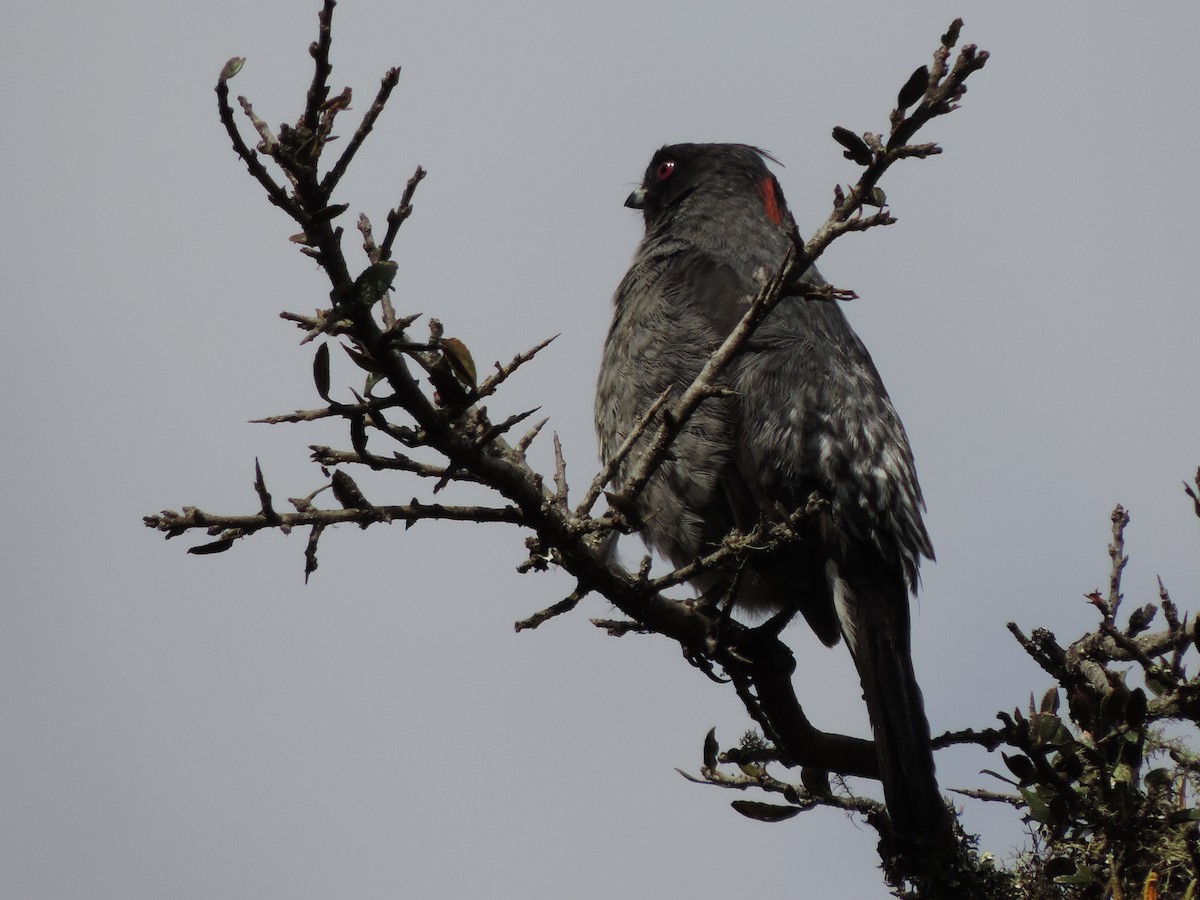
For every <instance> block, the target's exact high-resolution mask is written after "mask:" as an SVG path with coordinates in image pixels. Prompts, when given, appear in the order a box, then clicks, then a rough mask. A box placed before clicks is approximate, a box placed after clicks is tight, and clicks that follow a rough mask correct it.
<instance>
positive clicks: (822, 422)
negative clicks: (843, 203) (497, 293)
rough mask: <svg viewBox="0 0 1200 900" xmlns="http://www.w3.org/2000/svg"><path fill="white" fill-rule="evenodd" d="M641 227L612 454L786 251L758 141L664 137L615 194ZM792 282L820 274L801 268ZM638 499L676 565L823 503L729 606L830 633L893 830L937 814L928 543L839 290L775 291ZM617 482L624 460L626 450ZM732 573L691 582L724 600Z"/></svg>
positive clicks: (690, 373)
mask: <svg viewBox="0 0 1200 900" xmlns="http://www.w3.org/2000/svg"><path fill="white" fill-rule="evenodd" d="M627 205H630V206H634V207H638V208H641V209H642V211H643V214H644V218H645V224H646V232H645V236H644V237H643V239H642V242H641V244H640V245H639V246H638V249H637V251H636V253H635V255H634V259H633V263H632V265H631V267H630V269H629V272H628V273H627V274H626V276H625V278H624V279H623V280H622V281H621V284H620V286H619V287H618V288H617V292H616V296H615V298H614V305H615V309H614V317H613V324H612V327H611V329H610V331H609V334H608V339H607V341H606V343H605V348H604V356H603V362H602V365H601V370H600V377H599V383H598V386H597V392H596V427H597V431H598V433H599V437H600V448H601V456H602V457H603V458H604V459H606V460H607V459H609V458H610V457H611V455H612V454H613V453H614V452H615V451H616V449H617V448H618V447H619V446H620V445H621V443H622V441H623V440H624V439H625V436H626V435H627V434H628V432H629V430H630V428H631V427H633V425H634V424H635V423H636V422H637V421H638V420H639V419H640V418H641V416H642V415H643V413H644V412H645V410H646V409H647V408H648V407H649V406H650V404H651V403H652V402H653V401H654V399H655V398H656V397H657V396H658V395H659V393H661V392H662V391H663V389H665V388H666V387H668V386H674V387H675V389H676V391H677V394H678V393H679V392H682V391H683V390H685V389H686V388H687V386H688V385H689V384H690V383H691V382H692V381H693V379H694V378H695V377H696V375H697V374H698V373H699V372H700V369H701V368H702V367H703V365H704V363H705V362H706V361H707V359H708V357H709V355H710V354H711V353H712V351H713V350H714V349H716V347H717V346H718V345H719V344H720V343H721V342H722V341H723V340H724V339H725V337H726V336H727V335H728V334H729V332H730V330H731V329H732V328H733V326H734V325H736V323H737V322H738V320H739V319H740V318H741V316H742V315H743V313H744V312H745V310H746V308H747V305H748V304H749V303H750V301H751V300H752V299H753V298H754V296H755V295H756V294H757V293H758V291H759V289H760V288H761V287H762V285H763V284H764V283H765V281H766V280H767V279H768V278H770V277H771V276H773V275H774V274H775V272H776V271H777V269H778V267H779V265H780V264H781V262H782V260H783V257H784V254H785V253H786V251H787V249H788V247H789V244H790V241H791V237H790V234H791V230H792V228H793V222H792V217H791V214H790V212H788V209H787V205H786V203H785V201H784V199H783V195H782V192H781V191H780V188H779V185H778V182H777V181H776V180H775V178H774V176H773V175H771V173H770V171H769V170H768V169H767V168H766V165H765V164H764V161H763V154H762V152H761V151H759V150H756V149H755V148H753V147H747V146H743V145H736V144H679V145H674V146H669V147H664V148H662V149H661V150H659V151H658V153H656V154H655V156H654V158H653V159H652V160H651V163H650V165H649V167H648V168H647V170H646V176H645V179H644V181H643V183H642V186H641V187H640V188H639V189H638V190H636V191H635V192H634V193H633V194H632V195H631V196H630V199H629V200H628V201H627ZM804 280H806V281H808V282H811V283H822V280H821V276H820V275H819V274H818V273H817V272H816V270H815V269H810V270H809V271H808V273H806V275H805V276H804ZM723 386H725V387H727V388H730V389H731V391H732V394H731V395H730V396H728V397H723V398H718V399H710V400H707V401H705V402H704V403H703V404H702V405H701V406H700V408H699V409H698V410H697V411H696V412H695V413H694V414H693V415H692V417H691V418H690V419H689V420H688V422H687V424H686V426H685V428H684V430H683V432H682V433H681V434H680V435H679V437H678V439H677V440H676V441H675V443H674V444H673V445H672V447H671V451H670V456H669V457H668V459H667V460H666V461H665V462H664V463H663V464H662V466H661V468H660V469H659V471H658V472H657V473H656V475H655V476H654V478H652V479H651V481H650V483H649V484H648V485H647V487H646V489H645V491H644V492H643V493H642V495H641V496H640V497H639V499H638V507H637V511H638V513H639V515H640V517H641V519H642V521H643V523H644V526H643V529H642V535H643V537H644V538H645V540H646V542H647V543H648V544H649V545H651V546H652V547H654V548H655V549H656V550H658V551H659V552H660V553H662V554H663V555H664V556H665V557H666V558H667V559H669V560H670V561H671V562H672V563H674V564H675V565H685V564H687V563H690V562H692V561H693V560H695V559H696V558H697V557H699V556H701V555H703V554H704V553H706V552H708V551H710V550H712V549H713V548H714V547H716V546H717V545H719V544H720V542H721V539H722V538H723V537H724V536H725V535H726V534H728V533H729V532H730V531H731V530H732V529H734V528H737V529H740V530H742V531H746V530H749V529H750V528H753V527H754V526H755V525H757V524H758V523H759V522H760V521H762V520H763V519H768V520H769V519H772V518H778V516H779V515H780V511H781V510H782V511H787V512H790V511H793V510H796V509H798V508H801V507H803V506H804V505H805V503H806V502H807V499H808V497H809V495H810V494H811V493H812V492H814V491H816V492H818V493H819V494H820V496H821V497H823V498H824V499H826V500H828V501H829V509H828V512H827V514H826V515H824V516H823V517H821V520H820V521H817V522H810V523H807V524H806V525H805V529H806V530H805V531H804V534H803V540H801V541H800V542H799V543H797V544H794V545H792V546H789V547H787V548H785V549H783V550H781V551H778V552H776V553H774V554H772V555H770V556H766V557H756V558H754V559H753V560H752V562H751V563H750V564H749V565H748V566H747V567H746V569H745V570H744V571H743V573H742V579H741V582H740V584H739V589H738V594H737V597H736V603H737V606H738V608H739V609H743V610H747V611H750V612H752V613H774V612H779V611H785V610H797V611H799V612H800V613H802V614H803V615H804V617H805V619H806V620H807V621H808V623H809V625H810V626H811V627H812V629H813V631H814V632H815V633H816V634H817V636H818V637H819V638H820V639H821V640H822V641H823V642H824V643H826V644H827V645H833V644H835V643H836V642H837V641H838V639H839V637H845V638H846V641H847V644H848V645H849V647H850V650H851V653H852V655H853V657H854V660H855V663H856V666H857V668H858V670H859V674H860V677H861V681H862V685H863V692H864V697H865V699H866V702H867V707H868V711H869V713H870V717H871V723H872V727H873V730H874V732H875V741H876V748H877V751H878V754H879V759H880V769H881V773H882V776H883V783H884V794H885V798H886V800H887V804H888V809H889V813H890V814H891V817H892V820H893V823H894V825H895V826H896V828H897V830H898V831H901V832H908V833H914V834H922V833H929V832H931V831H933V830H935V829H937V828H940V827H941V826H942V822H943V820H944V808H943V806H942V802H941V799H940V795H939V793H938V789H937V782H936V780H935V778H934V770H933V757H932V752H931V751H930V749H929V726H928V723H927V721H926V719H925V713H924V706H923V702H922V699H921V693H920V689H919V688H918V686H917V683H916V679H915V676H914V674H913V670H912V664H911V657H910V650H909V609H908V595H909V592H910V591H914V590H915V588H916V583H917V573H918V568H919V564H920V559H921V557H922V556H924V557H928V558H932V557H933V548H932V546H931V544H930V540H929V536H928V534H927V533H926V531H925V526H924V524H923V522H922V518H921V511H922V508H923V501H922V498H921V489H920V486H919V485H918V483H917V477H916V472H915V469H914V466H913V459H912V453H911V450H910V449H909V443H908V438H907V436H906V435H905V432H904V427H903V426H902V425H901V423H900V419H899V417H898V416H897V414H896V411H895V409H894V408H893V406H892V403H891V400H890V399H889V398H888V394H887V391H886V390H885V389H884V387H883V383H882V381H881V379H880V377H879V373H878V372H877V371H876V369H875V366H874V364H873V363H872V361H871V357H870V355H869V354H868V353H867V350H866V348H865V347H864V346H863V344H862V342H861V341H860V340H859V338H858V336H857V335H856V334H855V333H854V331H853V330H852V329H851V327H850V325H849V323H848V322H847V321H846V318H845V316H844V314H843V313H842V310H841V308H840V307H839V306H838V305H837V304H836V303H834V302H828V301H821V300H807V299H804V298H802V297H801V296H790V297H785V298H784V299H783V300H782V301H781V302H780V304H779V305H778V306H777V307H776V308H775V310H774V311H773V312H772V313H771V314H770V315H769V316H768V317H767V318H766V320H765V321H764V322H763V323H762V324H761V325H760V326H759V328H758V329H757V331H756V332H755V333H754V335H753V336H752V337H751V339H750V341H749V343H748V344H747V346H746V348H745V350H744V352H743V353H742V354H741V355H740V356H739V357H738V358H737V359H736V360H735V361H734V362H733V363H732V364H731V366H730V367H729V368H728V369H727V370H726V373H725V376H724V379H723ZM636 455H637V454H636V452H635V453H634V454H633V457H631V460H630V461H627V462H626V464H625V466H624V467H623V470H622V471H621V472H620V473H619V475H618V477H619V478H623V477H625V476H626V475H628V473H629V469H630V465H631V464H632V459H634V458H636ZM730 579H731V573H728V572H724V573H710V574H708V575H706V576H704V577H703V578H700V579H697V583H696V587H697V589H699V590H700V591H702V592H705V593H708V594H709V595H711V596H714V597H717V598H719V597H720V596H721V595H722V594H723V593H724V592H726V591H727V589H728V588H729V585H730V583H731V581H730Z"/></svg>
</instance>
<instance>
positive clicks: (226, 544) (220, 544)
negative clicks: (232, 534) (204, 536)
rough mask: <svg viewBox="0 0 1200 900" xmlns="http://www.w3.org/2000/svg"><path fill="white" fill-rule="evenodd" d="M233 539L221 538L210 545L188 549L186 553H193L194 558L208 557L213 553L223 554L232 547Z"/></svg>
mask: <svg viewBox="0 0 1200 900" xmlns="http://www.w3.org/2000/svg"><path fill="white" fill-rule="evenodd" d="M233 542H234V538H221V540H219V541H213V542H212V543H211V544H201V545H200V546H198V547H189V548H188V553H193V554H195V555H196V556H208V555H210V554H213V553H224V552H225V551H226V550H228V549H229V548H230V547H232V546H233Z"/></svg>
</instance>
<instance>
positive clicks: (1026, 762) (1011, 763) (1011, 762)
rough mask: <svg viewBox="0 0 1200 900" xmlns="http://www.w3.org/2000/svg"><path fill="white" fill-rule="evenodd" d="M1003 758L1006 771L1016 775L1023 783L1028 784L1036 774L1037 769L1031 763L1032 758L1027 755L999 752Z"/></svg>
mask: <svg viewBox="0 0 1200 900" xmlns="http://www.w3.org/2000/svg"><path fill="white" fill-rule="evenodd" d="M1000 756H1001V757H1003V759H1004V764H1005V765H1006V766H1008V771H1010V772H1012V773H1013V774H1014V775H1016V776H1017V778H1019V779H1020V780H1021V781H1022V782H1023V783H1025V784H1028V783H1029V782H1031V781H1033V780H1034V778H1035V776H1036V775H1037V769H1036V768H1035V767H1034V765H1033V760H1031V759H1030V758H1029V757H1028V756H1024V755H1022V754H1020V753H1013V754H1011V755H1010V754H1008V753H1003V752H1001V754H1000Z"/></svg>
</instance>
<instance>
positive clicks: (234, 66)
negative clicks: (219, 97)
mask: <svg viewBox="0 0 1200 900" xmlns="http://www.w3.org/2000/svg"><path fill="white" fill-rule="evenodd" d="M245 64H246V57H244V56H234V57H231V58H230V59H229V61H228V62H226V63H225V65H223V66H222V67H221V74H220V76H219V79H220V80H221V81H228V80H229V79H230V78H232V77H233V76H234V75H236V74H237V73H238V72H240V71H242V66H244V65H245Z"/></svg>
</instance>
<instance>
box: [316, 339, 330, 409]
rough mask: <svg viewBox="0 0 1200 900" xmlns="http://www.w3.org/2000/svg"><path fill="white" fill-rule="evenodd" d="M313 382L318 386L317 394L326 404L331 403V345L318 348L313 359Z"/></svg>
mask: <svg viewBox="0 0 1200 900" xmlns="http://www.w3.org/2000/svg"><path fill="white" fill-rule="evenodd" d="M313 381H314V382H316V385H317V393H318V394H320V395H321V399H322V400H324V401H325V402H326V403H328V402H329V345H328V344H322V345H321V346H320V347H318V348H317V355H316V356H314V357H313Z"/></svg>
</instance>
